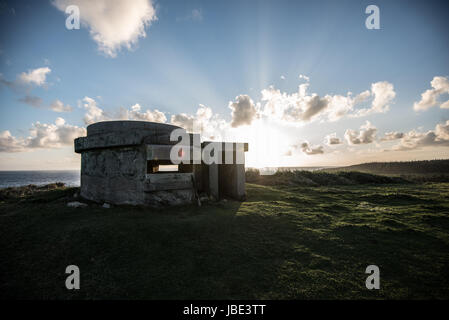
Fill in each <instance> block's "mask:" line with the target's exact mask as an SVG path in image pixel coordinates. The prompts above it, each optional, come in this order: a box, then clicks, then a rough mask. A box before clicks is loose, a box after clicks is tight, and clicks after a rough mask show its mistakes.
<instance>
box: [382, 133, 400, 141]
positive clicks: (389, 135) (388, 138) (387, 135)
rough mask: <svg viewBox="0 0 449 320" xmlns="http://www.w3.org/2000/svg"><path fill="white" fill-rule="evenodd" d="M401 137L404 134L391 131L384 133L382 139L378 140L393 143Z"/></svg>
mask: <svg viewBox="0 0 449 320" xmlns="http://www.w3.org/2000/svg"><path fill="white" fill-rule="evenodd" d="M403 137H404V134H403V133H402V132H397V131H392V132H387V133H385V135H384V136H383V137H382V139H380V141H393V140H398V139H402V138H403Z"/></svg>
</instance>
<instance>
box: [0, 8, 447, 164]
mask: <svg viewBox="0 0 449 320" xmlns="http://www.w3.org/2000/svg"><path fill="white" fill-rule="evenodd" d="M142 1H144V2H146V4H145V3H143V4H142V5H143V6H144V7H145V8H148V7H147V6H148V5H149V6H150V7H151V8H153V9H154V14H152V15H151V21H150V22H148V23H146V24H145V26H144V32H145V36H142V35H141V36H139V37H137V39H136V41H134V42H133V43H132V44H131V47H132V48H131V49H128V48H127V47H126V45H127V43H126V41H123V42H122V43H121V45H119V47H120V49H118V50H116V51H115V56H111V55H110V54H109V55H108V54H107V53H105V52H103V51H101V49H99V43H98V41H96V40H95V39H94V38H93V35H92V30H93V28H95V27H94V26H93V24H94V22H92V21H101V19H103V17H102V16H101V14H102V13H101V11H99V12H98V11H97V12H95V16H94V17H95V18H92V19H94V20H88V21H87V22H84V23H83V24H82V27H81V29H79V30H67V29H66V27H65V20H66V15H65V13H64V12H63V11H61V10H60V9H58V4H55V3H52V2H51V1H22V0H19V1H6V2H5V1H3V2H2V3H1V5H0V30H2V31H1V33H0V73H1V74H2V78H1V79H3V85H1V84H0V132H3V133H4V132H5V131H8V132H9V134H8V135H6V134H3V135H2V137H3V140H0V169H3V170H9V169H27V168H32V169H36V168H42V169H48V168H53V167H54V168H59V169H65V168H75V167H77V166H78V167H79V164H78V162H79V158H77V156H76V155H73V147H72V146H70V145H69V143H68V142H67V141H66V140H64V139H59V138H58V139H59V140H58V141H53V142H52V143H49V144H48V145H46V144H45V143H46V140H45V139H41V140H40V141H38V142H36V143H35V140H36V139H37V138H39V137H33V133H30V132H29V129H30V128H32V126H33V124H34V123H36V122H37V121H38V122H39V123H40V124H55V119H56V118H58V117H59V118H63V119H64V125H70V126H74V127H76V128H84V127H85V126H86V124H87V123H86V121H85V120H84V118H85V114H86V112H87V110H88V107H89V106H87V107H86V106H85V103H86V101H83V99H84V98H85V97H89V98H91V99H93V100H94V101H95V105H96V106H97V107H98V108H101V110H103V111H104V112H105V114H106V113H107V118H106V116H103V118H101V117H100V118H97V120H108V119H112V118H116V117H117V114H118V112H119V110H120V108H122V109H127V110H131V109H130V108H131V106H135V105H136V104H138V105H139V106H140V109H139V111H140V112H145V111H146V110H150V111H154V110H155V109H157V110H159V111H160V112H163V113H164V114H165V116H166V121H167V122H171V119H172V118H171V117H172V116H174V115H177V114H186V115H192V116H194V115H195V114H196V112H197V109H198V108H199V107H200V105H202V106H204V107H205V108H210V110H211V111H212V112H213V117H215V120H216V121H215V122H213V121H212V119H208V120H205V121H207V122H208V123H207V124H208V125H209V124H210V125H211V126H212V127H211V130H213V129H214V128H215V129H216V130H218V129H217V128H216V127H213V125H214V124H215V125H216V123H217V122H219V121H218V120H217V119H220V121H222V122H223V123H225V124H223V125H225V126H226V123H227V125H228V126H229V123H231V121H233V115H232V113H231V111H234V112H235V116H238V115H239V111H238V110H243V108H251V107H248V106H247V105H244V104H243V99H241V100H239V99H237V98H236V97H238V96H241V95H245V96H248V97H250V98H251V102H252V103H253V104H254V108H255V109H254V110H256V109H257V112H255V113H254V114H257V117H255V118H254V121H250V120H248V119H246V120H245V121H247V122H246V123H244V124H243V125H242V126H241V128H240V129H239V128H231V129H230V130H231V131H233V134H232V136H233V138H235V139H238V138H241V139H242V140H245V138H247V134H248V132H254V130H255V129H254V128H255V127H254V128H253V129H254V130H252V129H251V128H252V127H251V126H255V125H256V124H255V123H256V122H259V124H258V128H262V130H264V129H263V128H265V127H264V126H267V127H270V128H272V130H278V131H279V132H280V134H279V135H277V136H276V137H278V138H279V139H283V140H286V141H288V144H287V145H285V146H283V147H284V149H285V150H277V153H282V154H284V153H285V155H287V154H288V156H286V157H284V158H282V159H281V158H279V157H276V159H272V160H273V161H268V162H267V163H263V162H261V163H258V164H257V165H259V166H263V165H298V166H300V165H314V164H318V165H339V164H350V163H356V162H362V161H370V160H372V161H379V160H406V159H424V158H425V159H431V158H443V157H446V158H447V157H448V156H449V150H448V149H449V143H447V141H445V139H446V135H445V134H446V131H444V130H446V121H448V120H449V109H447V108H443V107H442V106H444V102H445V101H447V100H448V99H449V97H448V92H447V91H445V90H446V89H445V87H444V86H445V82H444V78H445V77H446V79H447V77H448V76H449V59H448V57H449V55H448V51H449V50H448V49H449V37H448V35H447V30H449V28H448V27H449V20H448V14H449V10H448V8H449V5H448V4H445V2H437V1H419V2H418V1H416V2H412V1H397V0H389V1H255V0H252V1H215V0H208V1H170V0H167V1H163V0H160V1H153V2H150V1H147V0H142ZM100 2H101V1H100ZM125 2H126V1H125ZM70 3H77V1H71V2H70ZM127 3H128V4H129V6H133V5H135V4H131V1H128V2H127ZM79 4H80V5H79V6H80V8H81V19H82V21H83V8H84V7H83V6H84V4H83V1H81V0H80V3H79ZM370 4H375V5H377V6H378V7H379V9H380V27H381V28H380V29H379V30H368V29H367V28H366V27H365V19H366V18H367V16H368V15H367V14H365V8H366V7H367V6H368V5H370ZM63 5H64V0H61V1H60V6H63ZM87 10H91V8H87V9H85V11H84V12H87ZM123 16H124V17H123V20H122V17H121V16H120V18H115V20H114V23H113V26H114V28H118V29H117V30H119V28H121V27H123V28H126V25H127V23H129V21H130V20H129V19H130V17H126V12H125V13H124V15H123ZM147 18H148V17H147ZM104 19H105V23H108V20H107V19H108V18H107V17H105V18H104ZM89 23H90V24H89ZM114 30H115V29H114ZM117 32H118V31H117ZM100 35H101V30H100ZM38 68H49V69H50V70H51V71H50V72H48V73H47V74H46V75H45V81H44V83H43V84H42V83H41V84H39V85H37V84H36V82H34V83H31V84H29V85H26V86H25V87H26V88H19V86H18V85H16V83H15V82H17V81H18V80H17V79H19V78H20V75H21V74H22V73H27V72H30V71H32V70H36V69H38ZM300 74H301V75H305V76H307V77H308V79H309V80H308V81H307V80H305V78H302V79H300V78H299V75H300ZM435 77H442V79H440V80H441V81H443V82H444V83H443V87H444V88H443V89H440V90H439V91H438V90H435V92H434V94H435V95H436V96H437V100H438V103H435V104H434V105H432V106H429V105H428V104H427V105H425V103H424V102H423V105H424V107H422V108H421V109H420V110H416V108H415V109H414V107H413V106H414V103H418V102H420V100H421V94H422V93H424V92H425V91H426V90H429V89H432V86H431V81H432V80H433V79H434V78H435ZM377 82H388V83H390V84H392V85H393V88H394V89H393V90H394V98H391V99H389V100H388V101H387V102H386V105H388V108H386V109H388V110H387V111H386V110H384V109H383V111H379V112H377V111H376V112H369V115H367V116H363V117H353V116H350V115H351V113H353V111H356V110H357V109H361V108H370V103H372V99H373V97H374V92H371V98H368V99H367V100H365V101H363V102H362V103H361V104H360V105H359V106H354V108H353V109H351V112H348V113H347V115H345V116H343V117H341V118H339V119H338V120H332V121H329V118H326V116H322V117H321V116H320V115H319V114H316V116H315V117H314V118H312V119H304V116H299V118H298V117H297V118H295V119H293V120H292V119H290V120H288V121H287V120H286V117H285V116H280V118H279V119H276V120H270V116H267V113H266V112H264V110H265V111H266V108H265V104H266V103H267V102H269V101H267V100H262V98H263V97H262V93H261V92H262V90H264V89H267V88H270V86H273V87H274V88H275V89H278V90H279V91H280V93H285V94H286V95H291V94H294V93H296V92H298V86H299V85H300V84H305V83H308V89H307V92H308V93H309V95H312V93H316V94H317V95H318V96H319V97H321V98H323V99H327V100H326V101H327V102H329V101H330V99H331V97H332V96H335V95H342V96H345V97H347V93H348V92H352V93H353V97H355V96H356V95H358V94H360V93H362V92H364V91H366V90H370V88H371V85H372V84H374V83H377ZM6 83H9V85H7V84H6ZM436 91H438V92H436ZM27 95H28V96H33V97H38V98H40V99H42V101H41V103H40V106H39V107H36V106H31V105H30V104H29V103H28V104H27V103H24V102H21V101H19V100H23V99H24V97H25V96H27ZM325 97H328V98H325ZM370 99H371V100H370ZM55 100H58V101H61V102H62V103H63V105H70V106H71V107H72V111H71V112H55V111H54V110H51V109H50V108H49V107H48V106H50V105H51V104H52V103H53V102H54V101H55ZM306 100H307V99H306ZM236 101H237V102H238V103H236V104H235V109H232V108H230V105H229V104H230V102H231V103H232V102H236ZM245 101H246V100H245ZM248 103H249V102H248ZM282 103H284V102H282V101H280V102H279V101H278V104H282ZM298 103H299V102H298ZM301 103H302V102H301ZM249 104H251V103H249ZM331 107H333V106H332V104H331V103H330V102H329V106H328V107H327V109H330V108H331ZM237 108H242V109H237ZM277 108H281V109H282V108H284V107H283V106H278V107H277ZM285 108H286V107H285ZM299 108H302V107H299ZM304 108H306V107H304ZM283 110H284V109H283ZM301 110H302V111H304V110H303V109H301ZM301 110H299V111H301ZM297 111H298V110H297ZM242 112H243V111H242ZM282 112H284V113H285V112H286V111H285V110H284V111H282ZM242 114H243V113H242ZM295 114H296V115H297V114H298V112H296V113H295ZM323 115H324V114H323ZM256 118H257V119H256ZM366 121H369V123H370V126H371V127H375V129H376V132H375V134H376V137H375V138H373V139H370V137H368V139H366V141H361V142H360V141H359V140H356V138H357V137H358V136H359V133H360V134H361V133H363V132H364V130H365V131H367V129H363V128H361V126H363V125H366ZM172 122H173V121H172ZM249 122H251V123H249ZM60 123H61V122H60ZM178 124H179V123H178ZM438 124H440V125H441V127H439V129H437V128H436V126H437V125H438ZM368 127H369V126H367V127H366V128H368ZM70 128H72V127H70ZM276 128H277V129H276ZM221 129H222V130H225V129H223V128H221ZM48 130H50V129H48ZM48 130H47V131H46V132H47V133H48ZM51 130H53V129H51ZM51 130H50V131H51ZM55 130H56V129H55ZM70 130H72V131H71V132H72V133H73V132H77V133H78V132H82V131H81V130H79V131H74V129H73V128H72V129H70ZM239 130H240V131H239ZM347 130H354V131H356V132H355V133H353V134H352V137H353V138H354V139H352V141H351V134H350V132H349V133H348V132H347ZM413 130H415V131H413ZM412 131H413V132H417V133H419V134H421V136H416V135H414V134H413V133H411V132H412ZM429 131H431V132H434V133H436V138H435V139H434V141H433V142H430V143H427V142H426V141H427V140H425V139H424V138H425V134H428V133H429ZM57 132H59V131H57ZM387 132H397V133H402V138H400V139H395V140H394V141H393V140H391V141H390V140H389V141H385V140H382V139H384V138H383V137H384V135H385V133H387ZM334 133H335V135H336V136H337V137H338V138H339V139H340V140H341V143H339V144H336V145H334V146H331V145H326V143H325V142H324V141H323V139H324V138H325V136H326V135H328V134H334ZM368 133H369V132H368ZM410 133H411V134H410ZM30 135H31V136H30ZM236 135H237V137H236ZM398 137H400V135H398ZM33 138H34V140H33ZM14 139H15V140H14ZM420 139H421V140H420ZM249 140H250V142H252V141H253V140H257V137H252V138H249ZM361 140H363V139H361ZM448 140H449V138H448ZM31 141H33V142H31ZM354 142H355V143H354ZM303 143H307V146H304V147H302V144H303ZM253 144H254V143H253ZM320 146H321V147H322V148H321V149H320V148H319V147H320ZM389 149H392V151H390V152H387V151H385V150H389ZM250 150H251V147H250ZM313 150H317V152H312V151H313ZM319 150H321V151H323V152H320V151H319ZM348 154H351V156H349V155H348ZM30 155H31V156H30ZM50 155H51V159H48V157H49V156H50ZM59 158H60V159H65V160H61V161H58V160H57V159H59Z"/></svg>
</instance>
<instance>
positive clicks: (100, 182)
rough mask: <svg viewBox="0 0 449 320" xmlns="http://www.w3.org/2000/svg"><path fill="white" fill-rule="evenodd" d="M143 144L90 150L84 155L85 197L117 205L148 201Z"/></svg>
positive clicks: (82, 190) (82, 159)
mask: <svg viewBox="0 0 449 320" xmlns="http://www.w3.org/2000/svg"><path fill="white" fill-rule="evenodd" d="M143 149H144V148H143V147H142V146H137V147H124V148H113V149H98V150H90V151H85V152H83V153H82V156H81V196H83V197H84V198H86V199H90V200H93V201H98V202H101V201H104V202H110V203H114V204H134V205H135V204H144V203H145V197H144V194H143V182H144V180H145V173H146V157H145V152H144V150H143Z"/></svg>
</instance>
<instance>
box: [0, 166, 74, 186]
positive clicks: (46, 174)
mask: <svg viewBox="0 0 449 320" xmlns="http://www.w3.org/2000/svg"><path fill="white" fill-rule="evenodd" d="M54 182H63V183H65V184H66V185H67V186H74V187H78V186H79V185H80V172H79V170H61V171H0V188H7V187H19V186H26V185H29V184H34V185H44V184H49V183H54Z"/></svg>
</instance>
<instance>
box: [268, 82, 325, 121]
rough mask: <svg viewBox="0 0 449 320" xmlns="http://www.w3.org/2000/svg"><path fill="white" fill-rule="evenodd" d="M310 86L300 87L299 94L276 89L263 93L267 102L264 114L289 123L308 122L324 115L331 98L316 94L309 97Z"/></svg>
mask: <svg viewBox="0 0 449 320" xmlns="http://www.w3.org/2000/svg"><path fill="white" fill-rule="evenodd" d="M308 86H309V84H308V83H304V84H301V85H299V87H298V92H295V93H292V94H288V93H285V92H280V90H278V89H275V88H274V87H272V86H271V87H269V88H268V89H264V90H262V91H261V93H262V101H263V102H265V105H264V108H263V112H262V113H263V114H264V115H265V116H267V117H275V118H278V119H281V120H286V121H289V122H306V121H309V120H312V119H313V118H315V117H316V116H319V115H320V114H322V113H323V112H324V111H325V110H326V108H327V107H328V105H329V98H328V97H324V98H321V97H320V96H318V95H317V94H316V93H313V94H311V95H307V88H308Z"/></svg>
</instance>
